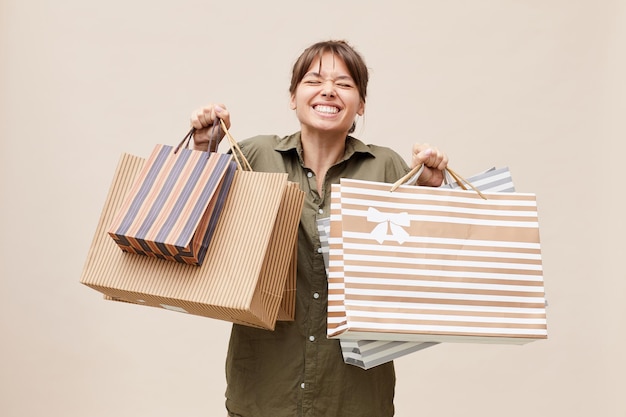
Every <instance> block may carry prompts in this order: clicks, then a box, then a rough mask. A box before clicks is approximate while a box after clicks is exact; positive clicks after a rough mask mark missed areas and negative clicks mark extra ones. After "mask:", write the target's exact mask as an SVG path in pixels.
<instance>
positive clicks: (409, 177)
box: [391, 164, 487, 200]
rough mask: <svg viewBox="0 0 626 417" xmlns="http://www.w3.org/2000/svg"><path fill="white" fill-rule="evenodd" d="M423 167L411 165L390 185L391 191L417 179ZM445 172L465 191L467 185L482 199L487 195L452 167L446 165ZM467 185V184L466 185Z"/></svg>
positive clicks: (421, 165)
mask: <svg viewBox="0 0 626 417" xmlns="http://www.w3.org/2000/svg"><path fill="white" fill-rule="evenodd" d="M423 169H424V166H423V164H420V165H417V166H415V167H413V169H412V170H410V171H409V172H408V173H407V174H406V175H405V176H403V177H402V178H400V179H399V180H398V181H396V182H395V183H393V185H392V186H391V191H392V192H393V191H395V190H396V189H397V188H398V187H399V186H401V185H402V184H405V183H412V182H415V181H417V178H419V175H420V174H421V173H422V171H423ZM445 171H446V173H447V174H449V175H450V176H451V177H452V178H454V180H455V181H456V182H457V184H459V186H460V187H461V188H462V189H464V190H466V191H467V186H469V187H470V188H471V189H472V190H474V191H476V193H477V194H478V195H479V196H480V197H481V198H483V199H485V200H486V199H487V197H485V195H484V194H483V193H481V192H480V190H478V188H476V187H474V185H473V184H472V183H471V182H469V181H468V180H466V179H465V178H463V177H461V176H460V175H459V174H457V173H456V172H454V171H453V170H452V168H450V167H447V168H446V169H445ZM466 185H467V186H466Z"/></svg>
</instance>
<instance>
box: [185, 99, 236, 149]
mask: <svg viewBox="0 0 626 417" xmlns="http://www.w3.org/2000/svg"><path fill="white" fill-rule="evenodd" d="M219 119H222V120H223V121H224V124H225V125H226V128H227V129H230V113H229V112H228V110H226V106H224V105H223V104H209V105H207V106H204V107H202V108H199V109H197V110H194V111H193V113H191V126H192V127H193V128H195V129H196V131H195V132H194V134H193V148H194V149H195V150H198V151H205V152H206V151H210V152H215V151H216V150H217V146H218V145H219V143H220V141H221V140H222V139H223V138H224V131H223V130H222V127H221V126H220V123H219ZM209 148H210V149H209Z"/></svg>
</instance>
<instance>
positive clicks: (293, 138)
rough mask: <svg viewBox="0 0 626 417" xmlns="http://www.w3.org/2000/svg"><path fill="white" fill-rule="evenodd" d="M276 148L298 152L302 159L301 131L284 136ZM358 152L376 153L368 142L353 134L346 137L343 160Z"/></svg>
mask: <svg viewBox="0 0 626 417" xmlns="http://www.w3.org/2000/svg"><path fill="white" fill-rule="evenodd" d="M274 150H275V151H277V152H282V153H287V152H297V154H298V155H299V157H300V159H302V138H301V136H300V132H296V133H294V134H292V135H289V136H286V137H284V138H283V139H282V140H281V141H280V142H278V145H276V146H275V147H274ZM356 153H361V154H367V155H370V156H371V157H374V154H373V153H372V152H371V151H370V149H369V147H368V146H367V145H366V144H364V143H363V142H361V141H360V140H359V139H357V138H354V137H352V136H348V137H346V149H345V151H344V154H343V158H342V161H346V160H348V159H350V158H351V157H352V156H353V155H354V154H356Z"/></svg>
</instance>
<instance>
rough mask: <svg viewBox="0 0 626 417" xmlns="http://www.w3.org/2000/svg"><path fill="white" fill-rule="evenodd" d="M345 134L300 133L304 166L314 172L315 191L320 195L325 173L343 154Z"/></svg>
mask: <svg viewBox="0 0 626 417" xmlns="http://www.w3.org/2000/svg"><path fill="white" fill-rule="evenodd" d="M346 136H347V132H344V133H338V134H332V133H324V134H319V133H318V134H315V133H310V132H306V131H305V130H304V129H303V131H302V132H301V140H302V153H303V158H304V165H305V166H306V167H307V168H309V169H311V170H312V171H313V172H315V176H316V177H317V191H318V193H319V194H320V195H322V186H323V184H324V178H325V177H326V172H327V171H328V170H329V169H330V167H332V166H333V165H334V164H336V163H337V162H339V161H340V160H341V158H343V155H344V153H345V149H346Z"/></svg>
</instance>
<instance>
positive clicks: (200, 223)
mask: <svg viewBox="0 0 626 417" xmlns="http://www.w3.org/2000/svg"><path fill="white" fill-rule="evenodd" d="M191 133H192V132H191V131H190V133H189V134H187V136H185V138H183V141H182V142H181V144H180V145H179V146H178V147H176V148H175V147H173V146H169V145H156V146H155V147H154V149H153V151H152V154H151V155H150V157H149V158H148V159H147V161H146V163H145V164H144V166H143V169H142V170H141V172H140V173H139V175H138V176H137V177H136V178H135V181H134V184H133V185H132V187H131V188H130V191H129V192H128V194H127V195H126V198H125V199H124V202H123V203H122V205H121V207H120V208H119V210H118V212H117V215H116V216H115V217H114V219H113V221H112V222H111V225H110V226H109V229H108V233H109V235H110V236H111V237H112V238H113V240H114V241H115V242H116V243H117V244H118V246H119V247H120V248H121V249H122V250H123V251H126V252H132V253H136V254H140V255H149V256H154V257H157V258H160V259H167V260H170V261H176V262H182V263H188V264H191V265H201V264H202V262H203V260H204V257H205V255H206V251H207V247H208V245H209V242H210V240H211V236H212V235H213V232H214V230H215V225H216V224H217V219H218V217H219V215H220V212H221V210H222V207H223V205H224V201H225V199H226V195H227V194H228V190H229V188H230V184H231V183H232V180H233V176H234V174H235V169H236V168H237V166H236V164H235V162H234V161H232V160H231V156H230V155H227V154H219V153H215V152H211V153H208V152H201V151H196V150H191V149H187V148H186V147H182V145H183V144H184V143H185V142H186V141H188V140H189V139H190V137H191Z"/></svg>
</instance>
